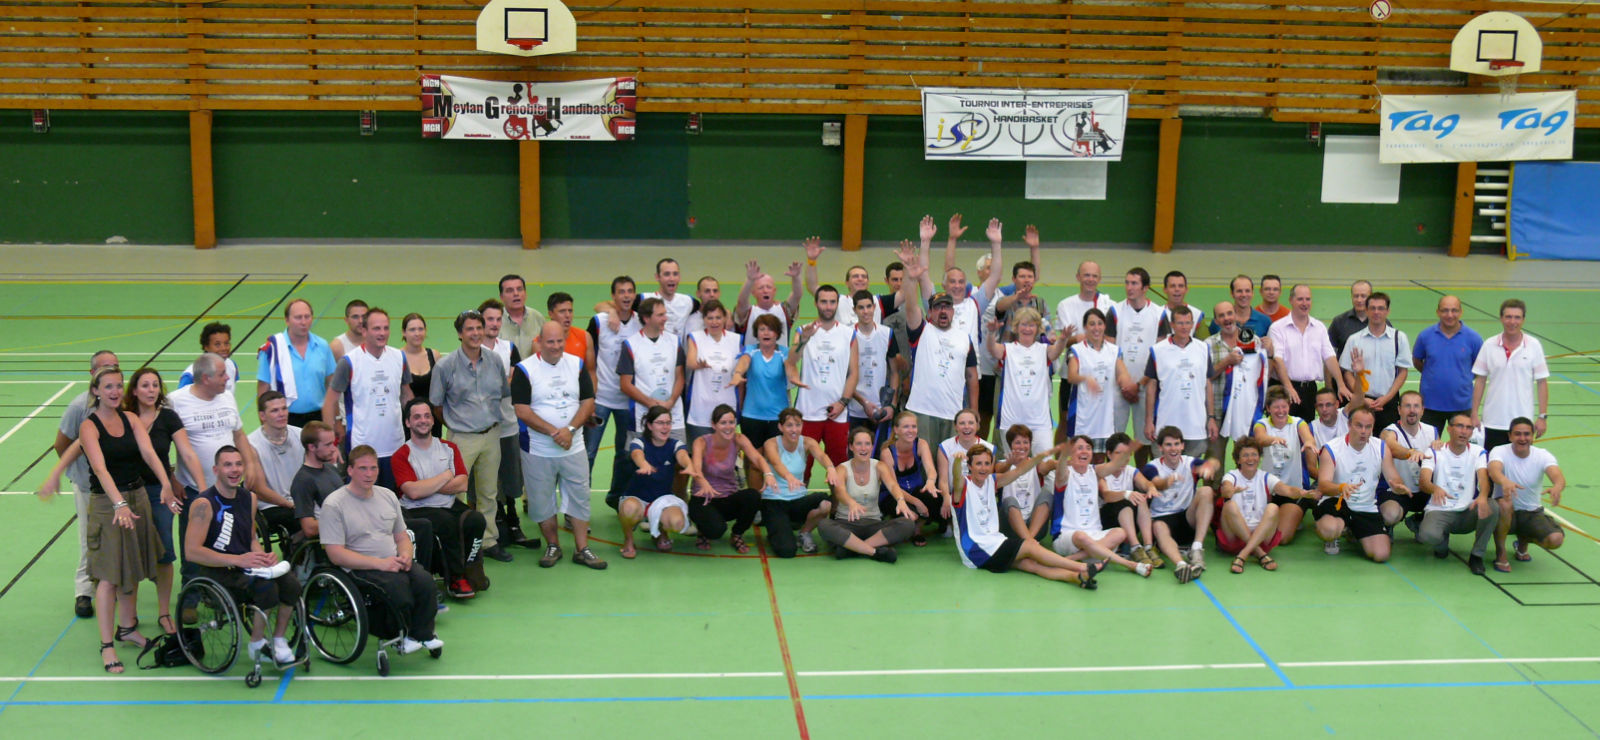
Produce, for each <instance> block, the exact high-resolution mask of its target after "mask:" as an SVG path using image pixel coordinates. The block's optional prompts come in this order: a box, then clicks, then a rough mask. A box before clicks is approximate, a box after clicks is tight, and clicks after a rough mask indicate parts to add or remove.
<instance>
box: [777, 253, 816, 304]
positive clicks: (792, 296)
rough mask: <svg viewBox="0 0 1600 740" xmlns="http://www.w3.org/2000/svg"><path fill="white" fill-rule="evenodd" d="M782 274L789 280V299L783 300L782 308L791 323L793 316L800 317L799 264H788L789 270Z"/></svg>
mask: <svg viewBox="0 0 1600 740" xmlns="http://www.w3.org/2000/svg"><path fill="white" fill-rule="evenodd" d="M811 238H813V239H815V238H816V237H811ZM783 274H784V275H785V276H786V277H788V278H789V297H788V298H785V299H783V307H784V309H785V310H787V311H788V312H789V313H788V315H789V318H790V320H791V321H792V320H793V318H794V317H795V316H798V315H800V263H799V262H791V263H789V269H787V270H784V271H783Z"/></svg>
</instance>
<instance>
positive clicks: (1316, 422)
mask: <svg viewBox="0 0 1600 740" xmlns="http://www.w3.org/2000/svg"><path fill="white" fill-rule="evenodd" d="M1335 414H1336V415H1335V416H1334V418H1333V426H1328V425H1327V424H1323V423H1322V417H1320V416H1315V417H1312V419H1311V422H1310V424H1311V438H1312V439H1314V440H1316V441H1317V448H1318V449H1321V448H1323V447H1327V446H1328V445H1329V444H1330V443H1332V442H1334V441H1335V440H1342V439H1344V436H1345V435H1346V434H1349V433H1350V417H1348V416H1345V413H1344V409H1339V410H1338V411H1337V412H1335Z"/></svg>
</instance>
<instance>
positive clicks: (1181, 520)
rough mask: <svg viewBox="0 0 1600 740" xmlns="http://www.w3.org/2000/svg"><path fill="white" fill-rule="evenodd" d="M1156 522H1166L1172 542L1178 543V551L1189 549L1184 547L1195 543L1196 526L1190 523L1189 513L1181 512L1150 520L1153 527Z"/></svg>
mask: <svg viewBox="0 0 1600 740" xmlns="http://www.w3.org/2000/svg"><path fill="white" fill-rule="evenodd" d="M1156 522H1166V524H1167V531H1168V532H1170V533H1171V534H1172V541H1173V542H1176V543H1178V549H1180V550H1182V549H1187V548H1185V547H1184V546H1185V545H1187V544H1188V543H1191V542H1194V539H1195V537H1194V535H1195V532H1194V525H1193V524H1190V523H1189V513H1188V512H1186V511H1180V512H1177V513H1175V514H1167V515H1164V516H1158V517H1154V518H1152V519H1151V520H1150V523H1151V525H1152V526H1153V525H1154V524H1155V523H1156Z"/></svg>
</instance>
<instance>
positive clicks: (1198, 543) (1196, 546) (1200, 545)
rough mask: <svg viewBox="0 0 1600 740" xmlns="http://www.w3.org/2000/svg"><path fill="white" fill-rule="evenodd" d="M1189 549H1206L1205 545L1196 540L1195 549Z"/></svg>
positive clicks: (1193, 548)
mask: <svg viewBox="0 0 1600 740" xmlns="http://www.w3.org/2000/svg"><path fill="white" fill-rule="evenodd" d="M1189 549H1191V550H1204V549H1206V548H1205V545H1203V544H1201V543H1200V542H1199V541H1198V540H1196V541H1195V543H1194V547H1191V548H1189Z"/></svg>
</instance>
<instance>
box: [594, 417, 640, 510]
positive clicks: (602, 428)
mask: <svg viewBox="0 0 1600 740" xmlns="http://www.w3.org/2000/svg"><path fill="white" fill-rule="evenodd" d="M594 418H595V419H598V420H599V421H600V423H599V424H596V425H594V426H585V427H584V428H583V446H584V447H585V448H586V452H587V453H588V454H589V476H590V479H591V480H592V479H593V477H594V456H595V455H596V454H598V453H599V452H600V440H601V439H602V438H603V437H604V436H605V433H606V425H607V424H609V425H611V427H612V428H613V430H614V431H613V432H612V434H611V452H612V458H611V487H610V489H608V490H607V493H606V505H607V506H610V507H611V508H613V509H615V508H617V500H618V499H620V498H621V497H622V492H623V491H625V490H627V488H628V478H630V477H632V474H633V464H632V463H631V462H629V461H628V456H627V455H624V454H623V448H624V447H626V446H627V444H628V432H630V431H632V430H633V412H632V411H629V410H628V409H613V408H607V407H605V406H595V407H594Z"/></svg>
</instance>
